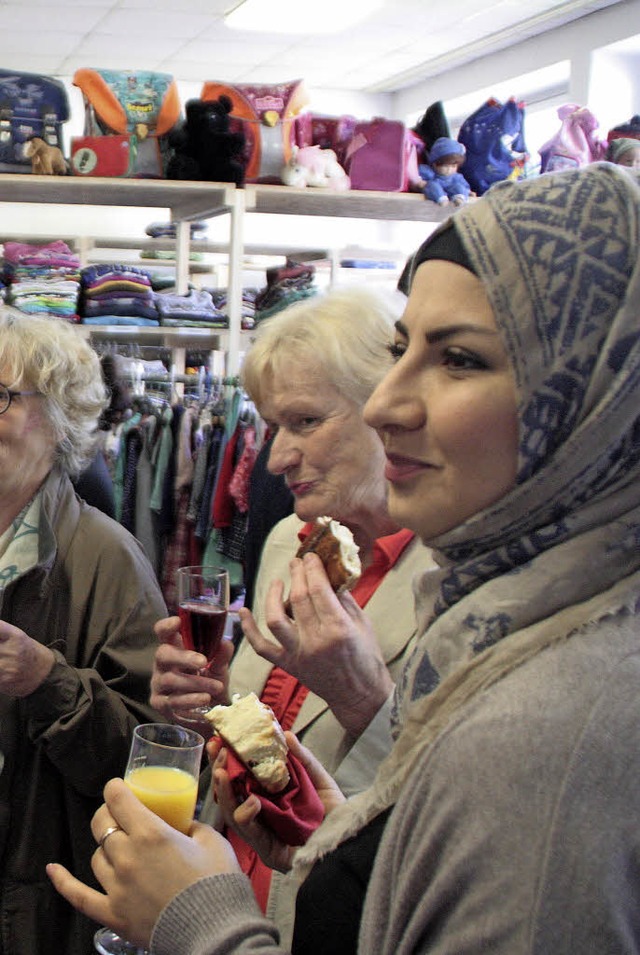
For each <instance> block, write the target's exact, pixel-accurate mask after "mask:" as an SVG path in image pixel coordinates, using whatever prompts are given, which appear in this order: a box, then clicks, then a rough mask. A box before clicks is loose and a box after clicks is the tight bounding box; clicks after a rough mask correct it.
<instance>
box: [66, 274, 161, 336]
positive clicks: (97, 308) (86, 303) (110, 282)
mask: <svg viewBox="0 0 640 955" xmlns="http://www.w3.org/2000/svg"><path fill="white" fill-rule="evenodd" d="M81 284H82V295H81V298H80V315H81V321H82V322H83V323H84V324H86V325H159V324H160V321H159V319H158V311H157V309H156V303H155V295H154V292H153V289H152V286H151V278H150V276H149V273H148V272H146V271H145V270H144V269H139V268H136V266H134V265H126V264H124V265H111V264H110V265H88V266H86V268H84V269H83V270H82V280H81Z"/></svg>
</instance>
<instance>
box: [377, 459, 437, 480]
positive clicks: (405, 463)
mask: <svg viewBox="0 0 640 955" xmlns="http://www.w3.org/2000/svg"><path fill="white" fill-rule="evenodd" d="M430 467H431V465H429V464H425V463H424V462H422V461H416V460H415V459H414V458H403V457H400V456H399V455H395V454H389V455H387V463H386V465H385V469H384V476H385V478H386V479H387V481H391V482H392V483H393V484H398V483H400V482H401V481H409V480H411V478H414V477H415V476H416V474H423V473H424V472H425V471H426V470H429V469H430Z"/></svg>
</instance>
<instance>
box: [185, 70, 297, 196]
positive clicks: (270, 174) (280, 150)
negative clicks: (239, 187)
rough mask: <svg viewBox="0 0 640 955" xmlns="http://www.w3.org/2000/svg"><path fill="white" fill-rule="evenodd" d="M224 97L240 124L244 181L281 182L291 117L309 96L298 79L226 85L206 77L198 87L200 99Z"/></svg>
mask: <svg viewBox="0 0 640 955" xmlns="http://www.w3.org/2000/svg"><path fill="white" fill-rule="evenodd" d="M223 94H224V95H225V96H228V97H229V99H230V100H231V103H232V107H233V108H232V111H231V118H232V120H235V121H236V123H240V124H241V125H242V129H243V131H244V134H245V141H246V153H247V166H246V172H245V178H246V181H247V182H278V183H281V182H282V180H281V178H280V174H281V172H282V169H283V168H284V166H285V165H286V164H287V162H288V161H289V159H290V158H291V146H292V144H293V141H294V120H295V117H296V116H297V114H298V113H299V112H300V110H301V109H302V107H303V106H305V105H306V104H307V103H308V102H309V97H308V94H307V91H306V89H305V88H304V84H303V82H302V80H294V81H293V82H290V83H277V84H270V85H268V86H253V85H249V84H240V85H238V86H229V85H228V84H226V83H218V82H216V81H213V80H210V81H207V82H205V84H204V85H203V87H202V93H201V99H202V100H203V101H204V102H210V101H211V100H217V99H218V97H219V96H221V95H223Z"/></svg>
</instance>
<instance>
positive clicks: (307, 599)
mask: <svg viewBox="0 0 640 955" xmlns="http://www.w3.org/2000/svg"><path fill="white" fill-rule="evenodd" d="M283 590H284V587H283V584H282V582H274V584H272V586H271V588H270V590H269V593H268V595H267V601H266V607H265V619H266V624H267V626H268V628H269V630H270V632H271V633H272V634H273V636H274V638H275V640H272V639H267V638H266V637H264V635H263V634H262V633H261V632H260V630H259V629H258V627H257V625H256V623H255V620H254V618H253V616H252V615H251V613H250V612H249V611H248V610H241V611H240V622H241V624H242V629H243V632H244V634H245V636H246V638H247V640H248V641H249V643H250V644H251V645H252V647H253V648H254V650H255V651H256V652H257V653H259V654H260V655H261V656H262V657H264V658H265V659H266V660H269V662H271V663H273V664H274V665H277V666H280V667H282V668H283V669H284V670H286V671H287V672H288V673H290V674H292V675H293V676H295V677H297V679H298V680H300V682H301V683H303V684H304V685H305V686H307V687H309V689H310V690H312V691H313V692H314V693H316V694H317V695H318V696H320V697H322V699H323V700H325V701H326V702H327V703H328V705H329V706H330V707H331V709H332V710H333V712H334V714H335V716H336V718H337V719H338V720H339V721H340V723H341V724H342V725H343V726H344V728H345V729H346V730H347V731H348V732H350V733H352V734H353V735H354V736H359V735H360V734H361V733H362V732H363V731H364V730H365V729H366V727H367V726H368V725H369V723H370V722H371V720H372V719H373V717H374V716H375V715H376V713H377V712H378V710H379V709H380V707H381V706H382V705H383V704H384V703H385V701H386V700H387V699H388V697H389V695H390V693H391V691H392V689H393V682H392V680H391V677H390V676H389V673H388V670H387V668H386V665H385V662H384V659H383V657H382V654H381V652H380V648H379V647H378V643H377V640H376V637H375V634H374V632H373V628H372V626H371V624H370V622H369V620H368V618H367V616H366V614H365V613H363V611H362V610H361V609H360V608H359V607H358V605H357V603H356V602H355V600H354V599H353V598H352V597H351V595H350V594H349V593H344V594H342V595H341V596H337V595H336V594H335V593H334V591H333V588H332V587H331V585H330V583H329V581H328V579H327V574H326V572H325V570H324V567H323V565H322V563H321V560H320V558H319V557H318V556H317V555H316V554H313V553H309V554H306V555H305V556H304V557H303V558H302V559H300V558H298V557H296V558H294V560H293V561H292V562H291V589H290V598H291V604H292V607H293V612H294V618H295V619H293V620H292V619H291V618H290V617H289V616H288V615H287V613H286V611H285V607H284V604H283V599H282V597H283ZM276 640H277V643H276V642H275V641H276Z"/></svg>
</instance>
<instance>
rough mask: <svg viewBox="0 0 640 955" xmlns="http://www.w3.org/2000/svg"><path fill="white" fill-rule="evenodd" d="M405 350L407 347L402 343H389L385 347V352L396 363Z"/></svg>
mask: <svg viewBox="0 0 640 955" xmlns="http://www.w3.org/2000/svg"><path fill="white" fill-rule="evenodd" d="M406 350H407V346H406V345H405V344H404V342H391V343H390V344H389V345H387V351H388V352H389V354H390V355H391V357H392V358H393V360H394V361H398V360H399V359H400V358H402V356H403V355H404V353H405V352H406Z"/></svg>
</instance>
